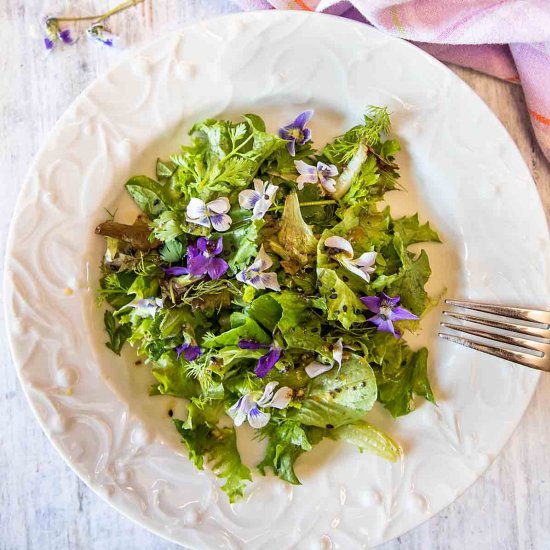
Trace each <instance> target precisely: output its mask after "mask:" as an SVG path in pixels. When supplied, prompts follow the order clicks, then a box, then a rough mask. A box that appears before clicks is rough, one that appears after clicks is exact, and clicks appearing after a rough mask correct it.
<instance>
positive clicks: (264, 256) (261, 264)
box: [250, 244, 273, 271]
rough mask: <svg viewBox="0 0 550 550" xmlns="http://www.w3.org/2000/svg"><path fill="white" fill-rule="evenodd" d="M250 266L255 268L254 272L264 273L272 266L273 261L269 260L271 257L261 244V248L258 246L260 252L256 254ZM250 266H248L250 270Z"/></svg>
mask: <svg viewBox="0 0 550 550" xmlns="http://www.w3.org/2000/svg"><path fill="white" fill-rule="evenodd" d="M252 265H253V266H255V267H254V271H265V270H266V269H269V268H270V267H271V266H272V265H273V260H272V259H271V256H270V255H269V254H268V253H267V252H266V251H265V248H264V245H263V244H262V246H260V251H259V252H258V255H257V256H256V260H254V263H253V264H252ZM252 265H251V266H250V268H251V269H252Z"/></svg>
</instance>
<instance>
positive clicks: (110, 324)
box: [103, 311, 132, 355]
mask: <svg viewBox="0 0 550 550" xmlns="http://www.w3.org/2000/svg"><path fill="white" fill-rule="evenodd" d="M103 322H104V324H105V330H106V331H107V334H108V335H109V341H108V342H105V345H106V346H107V347H108V348H109V349H110V350H111V351H114V352H115V353H116V354H117V355H120V351H121V349H122V346H123V345H124V342H126V340H127V339H128V338H129V337H130V335H131V334H132V328H131V326H130V325H121V324H119V323H118V322H117V320H116V319H115V316H114V315H113V313H112V312H111V311H106V312H105V314H104V315H103Z"/></svg>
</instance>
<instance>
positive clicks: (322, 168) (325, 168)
mask: <svg viewBox="0 0 550 550" xmlns="http://www.w3.org/2000/svg"><path fill="white" fill-rule="evenodd" d="M317 171H318V172H319V173H320V174H322V175H323V176H324V177H325V178H333V177H334V176H337V175H338V168H336V166H335V165H334V164H325V163H324V162H321V161H319V162H318V163H317Z"/></svg>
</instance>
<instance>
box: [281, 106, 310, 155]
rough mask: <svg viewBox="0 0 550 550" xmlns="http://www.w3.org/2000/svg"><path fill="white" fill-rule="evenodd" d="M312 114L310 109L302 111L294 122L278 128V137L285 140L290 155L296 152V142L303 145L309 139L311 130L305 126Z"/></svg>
mask: <svg viewBox="0 0 550 550" xmlns="http://www.w3.org/2000/svg"><path fill="white" fill-rule="evenodd" d="M312 116H313V111H312V110H309V111H304V112H303V113H300V114H299V115H298V116H297V117H296V119H295V120H294V122H291V123H290V124H288V125H287V126H284V127H283V128H279V137H280V138H282V139H284V140H286V141H287V144H286V148H287V150H288V152H289V153H290V154H291V155H292V156H294V155H295V154H296V144H298V145H304V143H307V142H308V141H309V140H310V139H311V130H310V129H309V128H306V124H307V123H308V122H309V121H310V120H311V117H312Z"/></svg>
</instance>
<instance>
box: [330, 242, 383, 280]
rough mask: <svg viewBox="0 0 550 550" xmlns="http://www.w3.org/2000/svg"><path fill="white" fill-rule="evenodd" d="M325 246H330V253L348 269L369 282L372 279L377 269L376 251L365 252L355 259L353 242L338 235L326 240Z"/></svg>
mask: <svg viewBox="0 0 550 550" xmlns="http://www.w3.org/2000/svg"><path fill="white" fill-rule="evenodd" d="M325 247H326V248H328V251H329V255H330V256H332V257H334V259H335V260H337V261H338V262H339V263H340V264H341V265H342V266H343V267H345V268H346V269H347V270H348V271H351V272H352V273H354V274H355V275H357V276H358V277H361V279H363V280H364V281H366V282H367V283H368V282H369V281H370V276H371V274H372V273H374V270H375V267H374V264H375V263H376V256H377V253H376V252H365V253H363V254H361V256H359V258H356V259H354V258H353V247H352V246H351V243H350V242H349V241H348V240H347V239H344V238H343V237H337V236H336V235H333V236H332V237H329V238H328V239H326V240H325Z"/></svg>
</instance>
